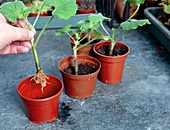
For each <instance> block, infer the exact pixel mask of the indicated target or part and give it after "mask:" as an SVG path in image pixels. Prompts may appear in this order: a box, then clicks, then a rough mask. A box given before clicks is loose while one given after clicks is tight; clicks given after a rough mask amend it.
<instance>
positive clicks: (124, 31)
mask: <svg viewBox="0 0 170 130" xmlns="http://www.w3.org/2000/svg"><path fill="white" fill-rule="evenodd" d="M126 32H127V31H126V30H123V32H122V33H121V34H120V35H119V36H118V37H117V38H116V40H115V41H118V40H119V39H120V38H121V37H122V36H123V35H124V34H125V33H126Z"/></svg>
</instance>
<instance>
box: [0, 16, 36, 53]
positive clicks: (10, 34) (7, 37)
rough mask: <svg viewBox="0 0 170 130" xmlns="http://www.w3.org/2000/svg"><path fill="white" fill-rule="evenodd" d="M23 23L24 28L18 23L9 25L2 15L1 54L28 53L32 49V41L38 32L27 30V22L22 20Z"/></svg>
mask: <svg viewBox="0 0 170 130" xmlns="http://www.w3.org/2000/svg"><path fill="white" fill-rule="evenodd" d="M21 23H22V25H23V26H24V28H21V26H20V24H19V23H18V22H16V23H9V22H8V21H7V20H6V19H5V17H4V16H3V15H2V14H0V54H18V53H27V52H28V51H29V50H30V49H31V48H32V47H31V43H30V39H31V38H33V37H34V35H35V33H36V32H35V30H34V31H30V30H29V29H27V28H28V24H27V23H26V21H24V20H21Z"/></svg>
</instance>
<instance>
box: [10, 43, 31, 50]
mask: <svg viewBox="0 0 170 130" xmlns="http://www.w3.org/2000/svg"><path fill="white" fill-rule="evenodd" d="M13 45H20V46H25V47H27V48H29V49H31V48H32V45H31V43H30V42H29V41H21V42H14V43H13Z"/></svg>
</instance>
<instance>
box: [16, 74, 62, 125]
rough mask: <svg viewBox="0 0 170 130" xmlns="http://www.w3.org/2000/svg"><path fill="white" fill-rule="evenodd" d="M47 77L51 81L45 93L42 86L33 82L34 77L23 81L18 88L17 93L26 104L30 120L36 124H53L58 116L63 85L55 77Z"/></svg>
mask: <svg viewBox="0 0 170 130" xmlns="http://www.w3.org/2000/svg"><path fill="white" fill-rule="evenodd" d="M47 76H48V77H49V79H48V80H47V86H45V87H44V91H43V92H42V91H41V85H40V84H36V83H35V81H33V80H31V79H32V77H33V76H31V77H28V78H26V79H24V80H22V81H21V82H20V83H19V85H18V87H17V92H18V94H19V95H20V97H21V99H22V100H23V102H24V105H25V108H26V110H27V115H28V118H29V120H30V121H32V122H34V123H36V124H40V123H43V122H52V121H53V120H55V119H56V118H57V116H58V107H59V99H60V95H61V92H62V89H63V83H62V82H61V80H60V79H58V78H56V77H54V76H51V75H47Z"/></svg>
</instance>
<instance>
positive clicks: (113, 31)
mask: <svg viewBox="0 0 170 130" xmlns="http://www.w3.org/2000/svg"><path fill="white" fill-rule="evenodd" d="M115 35H116V29H115V28H112V38H114V37H115Z"/></svg>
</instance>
